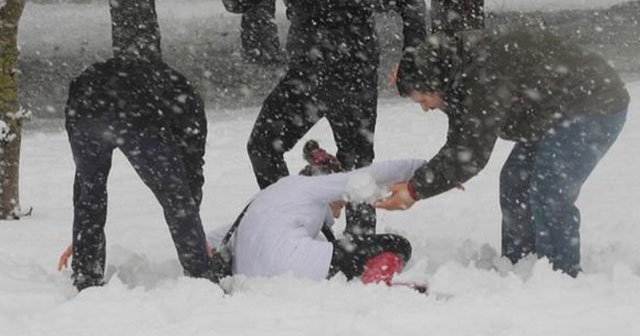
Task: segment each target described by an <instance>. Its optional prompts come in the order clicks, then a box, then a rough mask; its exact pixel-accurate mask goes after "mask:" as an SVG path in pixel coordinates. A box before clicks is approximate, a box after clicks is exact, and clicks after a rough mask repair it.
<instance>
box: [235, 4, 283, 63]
mask: <svg viewBox="0 0 640 336" xmlns="http://www.w3.org/2000/svg"><path fill="white" fill-rule="evenodd" d="M275 12H276V1H275V0H263V1H262V2H260V3H259V4H258V5H257V6H254V7H253V8H251V9H250V10H249V11H248V12H246V13H244V14H243V15H242V21H241V23H240V39H241V41H242V49H243V55H244V58H245V60H247V61H249V62H254V63H258V64H262V65H278V64H280V63H282V62H283V56H282V50H281V48H280V40H279V38H278V26H277V25H276V22H275Z"/></svg>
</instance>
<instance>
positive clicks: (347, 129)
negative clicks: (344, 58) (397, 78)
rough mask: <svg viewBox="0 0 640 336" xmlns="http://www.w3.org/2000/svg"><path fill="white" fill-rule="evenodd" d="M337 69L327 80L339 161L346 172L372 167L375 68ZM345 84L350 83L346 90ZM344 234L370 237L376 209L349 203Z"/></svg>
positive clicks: (365, 64) (365, 65)
mask: <svg viewBox="0 0 640 336" xmlns="http://www.w3.org/2000/svg"><path fill="white" fill-rule="evenodd" d="M351 65H352V68H351V69H349V70H348V69H338V71H337V72H335V73H333V75H331V76H330V78H328V79H327V81H326V82H327V86H328V89H327V91H326V94H327V95H328V96H327V97H326V98H325V101H327V102H329V109H328V110H327V113H326V117H327V119H328V120H329V124H330V125H331V130H332V131H333V137H334V139H335V142H336V145H337V147H338V152H337V153H336V157H337V158H338V160H339V161H340V163H341V164H342V167H343V168H344V169H345V170H353V169H357V168H361V167H365V166H368V165H370V164H371V163H372V162H373V159H374V150H373V144H374V133H375V127H376V118H377V103H378V91H377V87H376V85H377V80H378V74H377V70H376V66H375V64H370V63H369V62H362V63H358V64H351ZM344 83H348V84H347V85H346V87H345V84H344ZM346 216H347V225H346V228H345V233H347V234H353V235H370V234H375V231H376V213H375V208H374V207H373V206H371V205H369V204H355V203H349V204H348V205H347V207H346Z"/></svg>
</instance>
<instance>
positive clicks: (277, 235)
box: [58, 140, 425, 285]
mask: <svg viewBox="0 0 640 336" xmlns="http://www.w3.org/2000/svg"><path fill="white" fill-rule="evenodd" d="M304 152H305V154H304V156H305V159H307V161H309V163H310V164H309V165H308V166H307V167H305V169H303V170H302V171H301V174H300V175H292V176H287V177H283V178H282V179H280V180H278V181H277V182H276V183H274V184H272V185H270V186H269V187H267V188H266V189H263V190H261V191H260V192H259V193H258V194H257V195H255V196H254V197H253V198H252V199H251V200H250V202H249V204H248V206H247V207H246V209H245V211H244V213H243V215H241V218H240V222H239V224H238V226H237V228H236V230H235V231H232V232H233V235H232V236H231V239H230V240H229V243H228V245H227V246H225V249H228V250H229V251H230V252H231V255H232V258H231V259H232V269H231V273H232V274H234V275H235V274H242V275H245V276H248V277H273V276H278V275H284V274H292V275H294V276H296V277H302V278H309V279H314V280H322V279H326V278H329V277H331V276H333V275H335V274H337V273H339V272H341V273H343V274H344V275H345V276H346V277H347V279H353V278H355V277H360V278H361V280H362V281H363V282H364V283H371V282H384V283H386V284H389V285H391V281H392V279H393V275H394V274H396V273H399V272H400V271H402V269H403V267H404V265H405V264H406V262H407V261H408V260H409V258H410V257H411V245H410V243H409V241H408V240H407V239H406V238H404V237H401V236H399V235H395V234H375V235H365V236H354V235H348V234H346V235H345V237H344V238H341V239H338V240H335V239H327V240H324V239H321V238H320V237H319V235H320V232H321V229H322V228H323V227H324V226H327V227H331V225H333V223H334V218H338V217H339V216H340V214H341V212H342V209H343V207H344V205H345V204H346V203H347V201H354V200H363V198H369V201H371V202H373V201H375V198H380V197H382V196H383V195H381V194H380V193H379V192H378V193H377V195H376V192H375V191H380V190H383V189H382V188H385V187H387V186H390V185H393V184H396V183H400V182H406V181H408V180H409V179H410V178H411V177H412V176H413V174H414V172H415V170H416V169H418V168H419V167H420V166H422V165H423V164H424V163H425V161H424V160H398V161H384V162H379V163H374V164H372V165H370V166H368V167H365V168H361V169H357V170H353V171H350V172H342V167H341V166H340V163H339V162H338V160H337V159H336V158H335V157H334V156H333V155H330V154H328V153H327V152H326V151H325V150H323V149H322V148H320V147H319V146H318V144H317V142H315V141H313V140H310V141H308V142H307V143H306V144H305V149H304ZM309 175H311V176H309ZM367 179H369V180H370V181H371V183H370V185H366V184H367V183H365V184H364V185H362V183H361V182H362V181H363V180H364V181H366V180H367ZM354 181H356V182H358V181H359V182H360V185H359V187H360V189H369V191H371V190H373V191H374V192H373V193H369V195H366V194H367V193H366V192H362V190H358V188H357V187H358V186H356V187H354V184H355V183H354ZM371 184H375V185H371ZM362 187H364V188H362ZM354 189H355V190H354ZM231 226H232V225H227V226H224V227H221V228H218V229H216V230H213V231H211V232H209V234H207V241H208V243H209V249H210V250H209V252H210V255H211V256H212V257H213V256H215V255H216V253H218V251H219V250H220V248H221V244H222V241H223V239H224V236H225V235H226V234H227V233H228V232H229V229H230V227H231ZM69 249H72V247H71V246H69V248H68V250H69ZM68 256H69V255H68V253H67V255H66V257H65V253H63V255H62V256H61V258H60V263H59V265H58V267H59V268H63V267H64V265H65V264H66V261H67V260H66V259H67V258H68Z"/></svg>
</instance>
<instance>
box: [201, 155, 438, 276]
mask: <svg viewBox="0 0 640 336" xmlns="http://www.w3.org/2000/svg"><path fill="white" fill-rule="evenodd" d="M424 162H425V161H423V160H399V161H385V162H380V163H374V164H372V165H371V166H369V167H365V168H361V169H358V170H354V171H351V172H347V173H336V174H331V175H323V176H300V175H296V176H287V177H284V178H282V179H280V180H279V181H278V182H276V183H274V184H272V185H270V186H269V187H268V188H266V189H264V190H262V191H260V192H259V193H258V194H257V195H256V196H255V197H254V198H253V200H252V201H251V205H250V206H249V207H248V209H247V211H246V213H245V215H244V217H243V219H242V221H241V222H240V225H239V226H238V229H237V230H236V232H235V234H234V235H233V238H232V239H231V252H232V254H233V256H234V258H233V273H234V274H243V275H246V276H251V277H255V276H263V277H270V276H276V275H281V274H286V273H291V274H293V275H294V276H297V277H304V278H310V279H316V280H321V279H325V278H326V277H327V274H328V271H329V265H330V263H331V257H332V254H333V245H332V244H331V243H329V242H327V241H324V240H318V239H316V238H317V237H318V235H319V233H320V230H321V228H322V226H323V224H324V223H325V222H327V223H328V224H329V225H332V224H333V217H332V214H331V210H330V208H329V203H331V202H334V201H339V200H343V199H345V197H346V196H347V195H346V191H347V185H348V184H349V180H350V178H351V177H353V176H354V174H370V175H371V176H372V177H373V179H374V180H375V182H376V183H377V184H378V185H379V186H383V187H386V186H389V185H391V184H395V183H400V182H405V181H408V180H409V179H410V178H411V177H412V176H413V173H414V171H415V170H416V169H418V167H420V166H421V165H423V164H424ZM229 227H230V226H229V225H227V226H225V227H222V228H219V229H217V230H214V231H212V232H210V233H209V234H208V236H207V238H208V240H209V242H210V243H211V244H212V245H213V246H214V247H218V246H219V245H220V243H221V241H222V238H223V237H224V235H225V233H226V232H227V230H228V229H229Z"/></svg>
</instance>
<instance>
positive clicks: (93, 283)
mask: <svg viewBox="0 0 640 336" xmlns="http://www.w3.org/2000/svg"><path fill="white" fill-rule="evenodd" d="M73 285H74V286H75V287H76V288H77V289H78V292H81V291H83V290H85V289H87V288H89V287H99V286H104V281H102V280H87V279H83V280H76V281H74V282H73Z"/></svg>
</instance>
